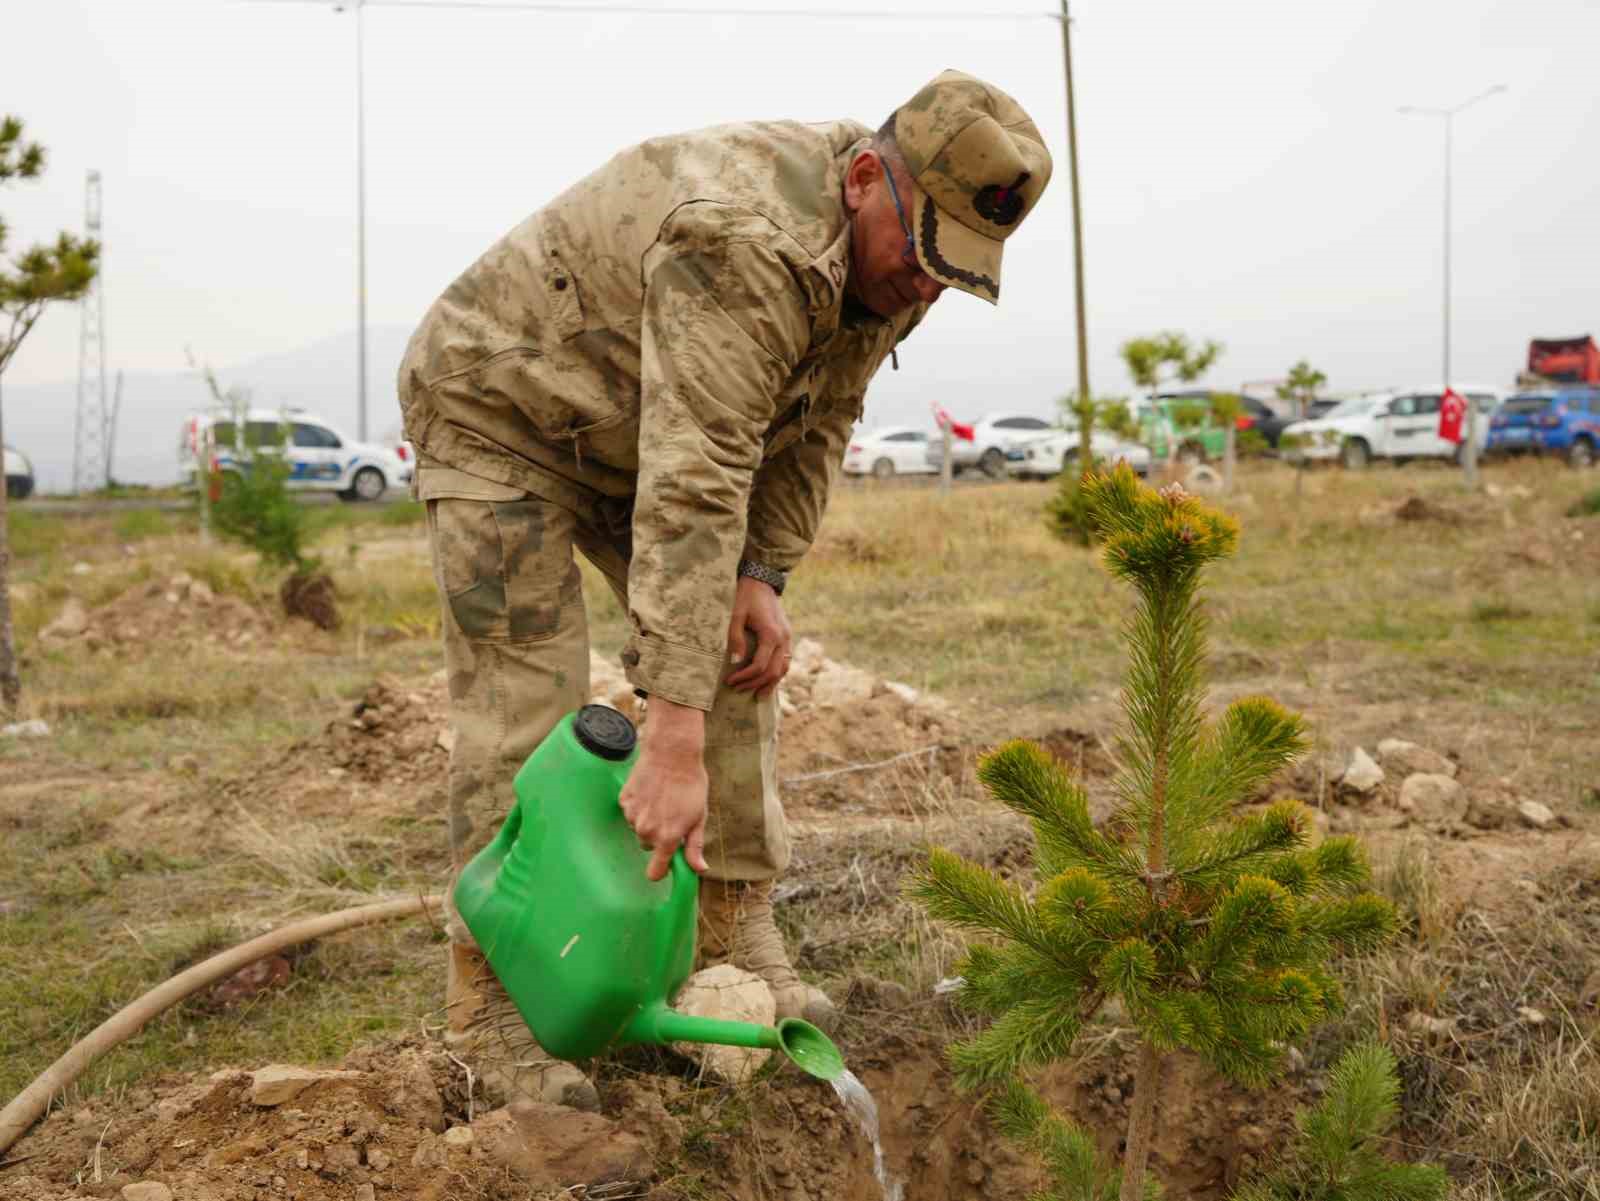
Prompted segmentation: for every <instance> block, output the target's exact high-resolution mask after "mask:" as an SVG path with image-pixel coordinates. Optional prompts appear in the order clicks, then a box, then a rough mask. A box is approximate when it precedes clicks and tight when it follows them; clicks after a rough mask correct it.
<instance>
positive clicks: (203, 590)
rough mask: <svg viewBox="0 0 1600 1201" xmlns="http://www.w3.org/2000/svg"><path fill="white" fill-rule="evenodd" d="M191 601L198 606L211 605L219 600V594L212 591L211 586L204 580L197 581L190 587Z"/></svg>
mask: <svg viewBox="0 0 1600 1201" xmlns="http://www.w3.org/2000/svg"><path fill="white" fill-rule="evenodd" d="M189 599H190V600H191V601H192V602H193V603H195V604H197V605H209V604H210V603H211V602H212V601H214V600H216V599H217V594H216V593H215V592H213V591H211V585H210V584H207V583H206V582H205V581H204V580H196V581H194V583H192V584H190V585H189Z"/></svg>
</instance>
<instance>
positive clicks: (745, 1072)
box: [673, 963, 778, 1084]
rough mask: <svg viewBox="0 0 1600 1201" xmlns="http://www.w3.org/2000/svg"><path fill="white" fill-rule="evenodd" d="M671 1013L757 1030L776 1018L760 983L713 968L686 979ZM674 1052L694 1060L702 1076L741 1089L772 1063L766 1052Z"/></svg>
mask: <svg viewBox="0 0 1600 1201" xmlns="http://www.w3.org/2000/svg"><path fill="white" fill-rule="evenodd" d="M673 1008H674V1009H677V1010H678V1011H679V1012H681V1013H687V1014H692V1015H694V1016H695V1017H705V1018H714V1019H715V1020H717V1021H724V1022H753V1023H755V1024H756V1025H758V1026H770V1025H772V1023H773V1022H774V1021H776V1020H777V1016H778V1013H777V1006H776V1005H775V1004H774V1002H773V999H772V991H771V990H770V989H769V988H768V987H767V983H766V981H765V980H763V979H762V978H761V977H760V976H757V975H756V974H755V973H753V972H747V971H745V970H744V969H742V968H736V967H734V966H733V964H731V963H719V964H718V965H717V966H716V967H708V968H706V969H705V970H703V971H699V972H696V973H695V974H694V975H692V976H690V977H689V979H688V982H687V983H685V984H684V986H683V991H681V992H680V993H679V994H678V997H677V1000H675V1001H674V1002H673ZM674 1049H675V1050H677V1051H678V1052H679V1053H680V1054H682V1055H685V1056H687V1057H688V1058H690V1059H692V1060H694V1061H695V1062H696V1063H697V1064H699V1065H700V1068H701V1070H702V1071H704V1072H706V1073H707V1074H709V1075H712V1076H715V1077H717V1078H718V1079H720V1080H726V1081H727V1082H728V1083H730V1084H744V1083H746V1082H747V1081H749V1080H750V1079H751V1078H752V1077H754V1076H755V1074H756V1073H757V1072H758V1071H760V1070H761V1067H762V1065H763V1064H765V1063H766V1062H767V1060H768V1059H770V1058H771V1057H772V1052H771V1051H769V1050H767V1049H765V1048H763V1047H724V1046H719V1045H717V1044H714V1043H676V1044H674Z"/></svg>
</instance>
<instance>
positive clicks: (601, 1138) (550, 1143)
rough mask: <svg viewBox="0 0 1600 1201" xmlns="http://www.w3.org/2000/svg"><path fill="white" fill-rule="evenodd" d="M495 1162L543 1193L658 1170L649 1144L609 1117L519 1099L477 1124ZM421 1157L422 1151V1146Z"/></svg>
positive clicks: (480, 1141) (487, 1153)
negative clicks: (652, 1165)
mask: <svg viewBox="0 0 1600 1201" xmlns="http://www.w3.org/2000/svg"><path fill="white" fill-rule="evenodd" d="M472 1129H473V1133H474V1134H475V1135H476V1137H477V1141H478V1145H479V1146H481V1147H482V1148H483V1151H484V1154H485V1156H486V1157H487V1158H488V1159H489V1160H490V1162H492V1163H494V1164H495V1165H497V1166H499V1167H502V1168H504V1169H506V1170H508V1171H510V1172H512V1173H514V1174H515V1175H516V1176H518V1177H519V1178H521V1179H522V1180H524V1181H526V1182H527V1183H528V1185H529V1186H530V1187H531V1188H532V1190H533V1191H534V1192H536V1193H537V1192H538V1191H539V1190H540V1189H569V1190H570V1189H571V1186H572V1185H575V1184H588V1185H594V1184H604V1183H609V1182H611V1181H618V1180H645V1179H647V1178H648V1177H649V1176H650V1174H651V1171H652V1168H651V1165H650V1155H649V1152H648V1150H647V1149H646V1147H645V1143H644V1140H643V1139H641V1138H640V1137H639V1136H638V1135H635V1134H630V1133H629V1132H628V1131H626V1130H624V1129H622V1127H621V1126H619V1125H617V1123H615V1122H613V1121H611V1120H610V1119H609V1118H603V1117H601V1116H600V1115H599V1114H596V1113H583V1112H581V1111H579V1110H576V1109H568V1108H567V1107H566V1106H564V1105H545V1104H542V1103H540V1102H537V1101H517V1102H514V1103H513V1104H512V1105H510V1106H508V1107H507V1108H505V1109H496V1110H494V1111H492V1112H490V1113H487V1114H484V1116H483V1117H481V1118H479V1119H478V1120H477V1121H476V1122H474V1123H473V1124H472ZM417 1149H418V1152H419V1153H420V1152H421V1150H422V1148H421V1146H420V1145H419V1147H418V1148H417Z"/></svg>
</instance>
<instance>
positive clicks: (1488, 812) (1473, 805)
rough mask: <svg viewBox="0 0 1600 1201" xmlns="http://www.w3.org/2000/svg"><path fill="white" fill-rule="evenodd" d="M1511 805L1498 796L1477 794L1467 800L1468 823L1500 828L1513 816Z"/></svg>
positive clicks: (1478, 826)
mask: <svg viewBox="0 0 1600 1201" xmlns="http://www.w3.org/2000/svg"><path fill="white" fill-rule="evenodd" d="M1513 812H1514V811H1513V810H1512V808H1511V806H1510V805H1509V804H1508V803H1507V802H1505V801H1503V800H1501V799H1499V798H1498V797H1480V796H1475V797H1472V798H1471V799H1469V800H1468V801H1467V825H1469V826H1476V827H1477V828H1478V829H1480V830H1498V829H1500V828H1501V827H1502V826H1504V825H1505V824H1506V823H1507V822H1509V821H1510V820H1511V818H1512V816H1513Z"/></svg>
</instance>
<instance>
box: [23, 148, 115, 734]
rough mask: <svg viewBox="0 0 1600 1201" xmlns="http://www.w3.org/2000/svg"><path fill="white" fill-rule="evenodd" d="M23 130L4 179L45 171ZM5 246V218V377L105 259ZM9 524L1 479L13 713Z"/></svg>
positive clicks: (70, 249) (93, 250) (64, 240)
mask: <svg viewBox="0 0 1600 1201" xmlns="http://www.w3.org/2000/svg"><path fill="white" fill-rule="evenodd" d="M22 133H23V126H22V121H21V120H20V119H19V118H17V117H12V116H7V117H4V118H0V184H4V183H8V182H10V181H11V180H13V179H36V178H38V177H39V176H40V175H42V174H43V173H44V165H45V151H44V147H43V146H40V145H39V144H38V143H37V142H24V141H23V140H22ZM5 245H6V225H5V221H4V220H0V316H3V317H6V318H9V325H8V326H7V327H6V328H5V329H4V330H0V380H3V379H4V378H5V372H6V368H7V367H9V366H10V365H11V360H12V358H13V356H15V355H16V353H17V348H18V347H19V346H21V345H22V340H23V339H24V338H26V337H27V336H28V334H29V332H30V331H31V330H32V329H33V327H34V323H35V322H37V321H38V320H39V318H40V317H41V316H43V315H44V311H45V309H46V308H47V307H48V306H49V305H50V304H51V303H53V302H55V301H70V300H77V299H78V298H79V297H80V296H82V295H83V294H84V293H85V292H87V291H88V290H89V285H90V284H92V283H93V282H94V276H95V272H96V271H97V270H98V267H97V264H98V262H99V258H100V247H99V246H98V245H97V244H96V243H94V242H92V241H86V240H83V239H80V238H76V237H74V236H73V235H72V234H69V233H61V234H57V235H56V240H55V242H54V244H52V245H44V244H40V245H36V246H32V247H30V248H29V249H27V250H25V251H23V252H22V254H21V255H20V256H19V257H18V258H17V259H16V260H15V262H11V263H8V262H7V260H6V258H5ZM4 431H5V425H4V409H3V407H0V446H3V445H4V444H5V432H4ZM6 528H7V527H6V490H5V482H4V480H3V479H0V709H3V710H4V711H6V712H12V711H14V710H15V709H16V707H17V705H18V704H19V703H21V700H22V677H21V676H20V674H19V673H18V671H17V646H16V638H15V635H14V633H13V631H12V627H11V580H10V577H11V547H10V541H9V539H8V538H7V535H6Z"/></svg>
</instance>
